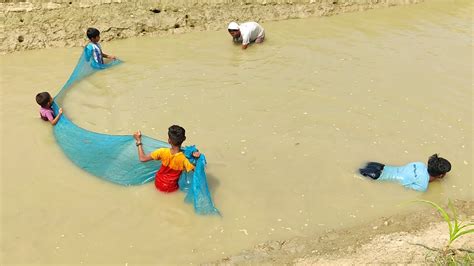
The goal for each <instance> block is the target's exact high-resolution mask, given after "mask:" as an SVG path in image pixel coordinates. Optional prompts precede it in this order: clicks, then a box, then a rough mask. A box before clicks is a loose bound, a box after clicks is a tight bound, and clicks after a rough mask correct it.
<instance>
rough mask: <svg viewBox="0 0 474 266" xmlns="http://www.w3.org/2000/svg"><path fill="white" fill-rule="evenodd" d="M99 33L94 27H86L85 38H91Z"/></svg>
mask: <svg viewBox="0 0 474 266" xmlns="http://www.w3.org/2000/svg"><path fill="white" fill-rule="evenodd" d="M99 35H100V31H99V30H98V29H96V28H88V29H87V38H89V40H90V39H92V38H95V37H97V36H99Z"/></svg>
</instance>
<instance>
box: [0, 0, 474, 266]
mask: <svg viewBox="0 0 474 266" xmlns="http://www.w3.org/2000/svg"><path fill="white" fill-rule="evenodd" d="M471 14H472V4H470V3H469V2H467V1H452V2H449V3H446V2H444V3H437V2H435V3H426V4H419V5H414V6H407V7H399V8H398V7H397V8H390V9H386V10H377V11H369V12H363V13H357V14H347V15H340V16H335V17H328V18H314V19H305V20H290V21H282V22H268V23H263V25H264V27H265V28H266V30H267V32H268V40H267V41H266V42H265V43H264V44H263V45H253V46H252V47H250V48H249V49H248V50H247V51H241V50H240V49H239V47H238V46H233V45H232V44H231V40H230V36H228V34H227V32H225V31H221V32H204V33H192V34H186V35H179V36H170V37H162V38H137V39H132V40H126V41H119V42H112V43H106V44H104V45H103V47H104V50H105V52H107V53H110V54H115V55H118V56H120V57H121V58H123V59H124V60H125V61H126V64H123V65H122V66H120V67H118V68H116V69H114V70H111V71H105V72H102V73H99V74H97V75H95V76H93V77H91V78H89V79H87V80H85V81H84V82H82V83H81V84H79V85H78V86H77V87H76V90H74V91H71V92H70V93H69V94H68V96H67V97H66V99H65V101H64V106H65V110H66V112H67V114H68V115H69V116H70V117H71V118H73V119H74V121H76V122H77V123H78V124H80V125H81V126H83V127H85V128H88V129H91V130H94V131H97V132H108V133H113V134H130V133H131V132H132V131H133V130H136V129H141V130H142V131H143V133H144V134H147V135H150V136H153V137H155V138H159V139H166V135H165V134H166V129H167V127H168V126H169V125H171V124H175V123H176V124H180V125H183V126H184V127H185V128H186V129H187V132H188V140H187V142H186V143H187V144H194V143H195V144H197V145H198V146H199V147H200V149H201V150H202V151H203V152H204V153H206V155H207V157H208V160H209V167H208V174H209V179H210V184H211V187H212V192H213V196H214V198H215V201H216V204H217V206H218V207H219V208H220V209H221V210H222V213H223V218H222V219H220V218H215V217H213V218H209V217H198V216H196V215H194V214H193V212H192V210H191V207H190V206H189V205H186V204H184V203H182V200H183V197H184V195H183V194H181V193H175V194H172V195H165V194H161V193H158V192H156V191H155V189H154V186H153V184H149V185H146V186H140V187H128V188H125V187H119V186H115V185H112V184H110V183H106V182H103V181H101V180H99V179H97V178H95V177H91V176H89V175H87V174H86V173H84V172H82V171H81V170H79V169H77V168H76V167H75V166H73V165H72V164H71V163H70V162H69V161H68V160H67V159H66V158H64V156H63V155H62V153H61V151H60V150H59V149H58V147H57V146H56V145H55V144H54V139H53V137H52V135H51V131H50V128H49V126H48V125H46V124H45V123H41V121H39V119H37V117H36V115H35V114H36V112H37V107H36V106H35V105H34V100H33V98H34V94H35V93H37V92H38V91H41V90H50V91H52V92H54V91H55V90H57V89H59V88H60V86H62V84H63V83H64V82H65V81H66V78H67V76H68V74H69V73H70V72H71V71H72V68H73V66H74V64H75V61H76V60H77V57H78V56H79V53H80V51H79V50H80V49H78V48H74V49H55V50H44V51H33V52H24V53H17V54H13V55H6V56H3V58H2V77H3V79H2V88H3V89H2V99H3V104H2V106H3V108H2V116H3V120H2V121H3V123H2V140H3V142H2V145H3V148H2V151H3V152H2V188H3V189H2V225H3V230H2V257H4V262H8V263H15V262H16V263H19V262H30V263H65V262H69V263H80V262H84V263H87V262H94V263H100V262H111V263H126V262H128V263H133V262H140V263H156V262H161V263H186V262H190V261H193V262H200V261H208V260H212V259H215V258H218V257H221V256H225V255H229V254H230V253H234V252H237V251H238V250H241V249H243V248H248V247H251V246H253V245H254V244H256V243H259V242H262V241H266V240H270V239H282V238H289V237H293V236H298V235H310V234H313V233H316V232H318V231H320V230H325V229H328V228H335V227H339V226H348V225H352V224H356V223H362V222H365V221H368V220H369V219H372V218H373V217H378V216H382V215H390V214H393V213H396V212H402V211H405V210H406V209H407V207H397V204H399V203H401V202H404V201H407V200H411V199H415V198H421V197H422V198H427V199H431V200H435V201H438V202H444V201H446V198H448V197H450V198H463V199H471V200H472V198H473V188H472V183H473V182H472V166H471V165H472V102H473V98H472V24H471ZM19 76H27V77H28V78H27V79H23V78H18V77H19ZM7 99H8V100H7ZM18 110H21V111H18ZM7 151H8V152H7ZM435 152H439V153H441V155H442V156H444V157H446V158H448V159H449V160H451V162H452V163H453V171H452V173H450V174H449V176H448V177H447V178H446V180H444V181H443V182H442V183H436V184H432V186H431V187H430V190H429V192H427V193H425V194H420V193H416V192H412V191H407V190H405V189H403V188H401V187H399V186H398V185H395V184H382V183H375V182H371V181H369V180H365V179H361V178H360V177H358V176H357V175H355V170H356V169H357V168H358V167H359V166H360V165H361V164H362V163H363V162H364V161H366V160H376V161H377V160H379V161H382V162H385V163H391V164H403V163H406V162H409V161H419V160H421V161H426V159H427V158H428V156H429V155H431V154H433V153H435ZM45 165H47V166H45ZM25 166H27V167H25ZM20 169H21V170H20ZM170 250H173V252H170ZM176 254H181V255H179V256H178V255H176Z"/></svg>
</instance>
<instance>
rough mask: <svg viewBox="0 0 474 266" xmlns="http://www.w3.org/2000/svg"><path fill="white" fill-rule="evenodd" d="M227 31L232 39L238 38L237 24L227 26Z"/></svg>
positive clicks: (232, 23)
mask: <svg viewBox="0 0 474 266" xmlns="http://www.w3.org/2000/svg"><path fill="white" fill-rule="evenodd" d="M227 30H228V31H229V34H230V35H232V37H233V38H239V37H240V29H239V24H237V22H231V23H229V26H227Z"/></svg>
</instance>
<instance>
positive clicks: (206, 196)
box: [52, 50, 220, 215]
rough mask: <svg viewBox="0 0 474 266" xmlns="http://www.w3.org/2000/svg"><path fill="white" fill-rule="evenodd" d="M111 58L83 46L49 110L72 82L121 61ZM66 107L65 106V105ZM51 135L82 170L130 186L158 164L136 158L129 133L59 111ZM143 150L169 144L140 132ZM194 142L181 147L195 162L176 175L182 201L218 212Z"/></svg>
mask: <svg viewBox="0 0 474 266" xmlns="http://www.w3.org/2000/svg"><path fill="white" fill-rule="evenodd" d="M121 63H122V62H121V61H120V60H113V61H112V62H110V63H108V64H100V63H97V62H95V61H94V60H93V59H92V58H91V55H90V53H87V52H86V50H85V51H84V52H83V53H82V55H81V57H80V58H79V61H78V62H77V65H76V67H75V68H74V71H73V72H72V74H71V76H70V77H69V79H68V80H67V82H66V83H65V84H64V86H63V87H62V88H61V90H60V91H59V93H58V94H57V95H56V96H55V98H54V103H53V106H52V107H53V110H54V112H55V114H57V113H58V110H59V108H60V105H61V104H62V98H63V96H64V95H65V94H66V93H67V91H68V90H70V89H73V88H74V84H76V83H78V82H80V81H81V80H82V79H84V78H87V76H89V75H92V74H94V73H95V72H97V71H101V70H104V69H108V68H110V67H113V66H115V65H118V64H121ZM66 109H67V108H66ZM54 136H55V138H56V141H57V143H58V144H59V146H60V147H61V148H62V150H63V151H64V153H65V154H66V156H67V157H68V158H69V159H70V160H71V161H72V162H73V163H74V164H76V165H77V166H79V167H80V168H82V169H84V170H85V171H87V172H89V173H91V174H93V175H95V176H97V177H100V178H102V179H105V180H107V181H110V182H113V183H116V184H120V185H125V186H130V185H141V184H145V183H147V182H150V181H152V180H154V178H155V174H156V172H157V171H158V169H159V168H160V167H161V163H160V161H154V160H153V161H149V162H145V163H143V162H140V161H139V159H138V155H137V148H136V146H135V140H134V138H133V136H131V135H109V134H101V133H96V132H92V131H89V130H87V129H84V128H81V127H79V126H77V125H76V124H74V122H73V121H71V120H70V119H69V118H68V117H67V115H65V114H63V115H62V117H61V119H59V122H58V123H57V124H56V126H55V127H54ZM142 143H143V147H144V150H145V153H149V152H151V151H153V150H155V149H158V148H163V147H169V144H168V143H166V142H163V141H160V140H156V139H153V138H150V137H147V136H144V135H143V136H142ZM196 150H197V149H196V147H195V146H189V147H184V148H183V152H184V154H185V156H186V157H187V158H188V159H189V160H190V161H191V162H192V163H193V164H195V166H196V167H195V170H194V171H192V172H189V173H186V172H185V171H183V173H182V174H181V176H180V178H179V182H178V184H179V187H180V189H181V190H182V191H184V192H185V193H186V197H185V201H186V202H189V203H192V204H193V205H194V210H195V211H196V213H198V214H219V215H220V213H219V211H218V210H217V208H215V206H214V203H213V201H212V198H211V194H210V192H209V188H208V184H207V177H206V172H205V166H206V158H205V156H204V154H201V156H200V157H199V158H194V157H193V156H192V152H193V151H196Z"/></svg>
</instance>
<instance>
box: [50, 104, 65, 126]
mask: <svg viewBox="0 0 474 266" xmlns="http://www.w3.org/2000/svg"><path fill="white" fill-rule="evenodd" d="M62 114H63V108H59V111H58V115H57V116H56V117H55V118H53V119H52V120H51V119H49V117H48V120H49V122H51V125H53V126H55V125H56V124H57V123H58V121H59V118H60V117H61V115H62Z"/></svg>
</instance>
